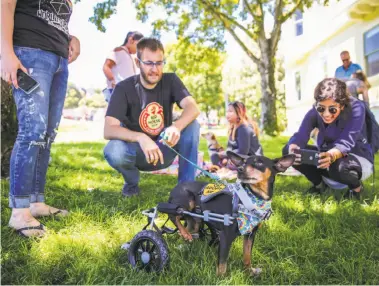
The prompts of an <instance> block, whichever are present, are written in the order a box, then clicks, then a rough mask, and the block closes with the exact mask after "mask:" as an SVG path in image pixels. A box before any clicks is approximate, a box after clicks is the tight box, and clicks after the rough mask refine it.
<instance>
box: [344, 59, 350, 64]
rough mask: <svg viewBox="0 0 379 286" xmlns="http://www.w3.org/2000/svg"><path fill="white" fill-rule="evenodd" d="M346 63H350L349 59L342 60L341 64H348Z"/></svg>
mask: <svg viewBox="0 0 379 286" xmlns="http://www.w3.org/2000/svg"><path fill="white" fill-rule="evenodd" d="M348 61H350V60H349V59H344V60H342V62H343V63H344V62H348Z"/></svg>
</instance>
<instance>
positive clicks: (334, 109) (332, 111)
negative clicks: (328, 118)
mask: <svg viewBox="0 0 379 286" xmlns="http://www.w3.org/2000/svg"><path fill="white" fill-rule="evenodd" d="M338 109H339V108H338V107H336V106H329V108H328V110H329V113H330V114H336V113H337V112H338ZM316 110H317V112H318V113H321V114H322V113H324V112H325V110H326V108H325V107H324V106H316Z"/></svg>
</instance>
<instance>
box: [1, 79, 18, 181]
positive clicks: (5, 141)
mask: <svg viewBox="0 0 379 286" xmlns="http://www.w3.org/2000/svg"><path fill="white" fill-rule="evenodd" d="M17 128H18V126H17V119H16V105H15V104H14V100H13V96H12V89H11V87H10V86H9V85H8V84H7V83H6V82H5V81H3V80H1V177H2V178H6V177H8V176H9V160H10V156H11V152H12V148H13V144H14V142H15V140H16V136H17Z"/></svg>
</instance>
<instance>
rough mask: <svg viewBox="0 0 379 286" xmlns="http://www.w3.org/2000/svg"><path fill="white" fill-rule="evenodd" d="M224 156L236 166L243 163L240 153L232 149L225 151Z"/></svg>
mask: <svg viewBox="0 0 379 286" xmlns="http://www.w3.org/2000/svg"><path fill="white" fill-rule="evenodd" d="M226 156H228V158H229V159H230V161H232V163H233V164H234V165H236V166H237V167H238V166H240V165H242V164H243V163H244V160H245V159H244V158H242V157H241V156H240V155H238V154H237V153H234V152H232V151H227V152H226Z"/></svg>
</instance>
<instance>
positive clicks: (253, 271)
mask: <svg viewBox="0 0 379 286" xmlns="http://www.w3.org/2000/svg"><path fill="white" fill-rule="evenodd" d="M261 273H262V268H254V267H251V268H250V275H251V276H259V275H260V274H261Z"/></svg>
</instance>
